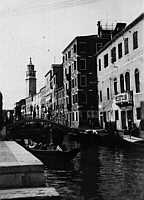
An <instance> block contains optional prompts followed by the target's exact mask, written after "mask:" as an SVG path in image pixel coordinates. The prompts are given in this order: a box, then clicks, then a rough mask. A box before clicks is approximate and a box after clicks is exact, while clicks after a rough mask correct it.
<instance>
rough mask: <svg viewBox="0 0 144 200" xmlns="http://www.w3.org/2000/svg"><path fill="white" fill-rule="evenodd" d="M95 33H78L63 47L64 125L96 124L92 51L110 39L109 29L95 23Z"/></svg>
mask: <svg viewBox="0 0 144 200" xmlns="http://www.w3.org/2000/svg"><path fill="white" fill-rule="evenodd" d="M97 25H98V35H89V36H78V37H76V38H74V40H73V41H72V42H70V44H69V45H68V46H67V47H66V48H65V49H64V50H63V72H64V101H65V104H64V113H65V119H66V121H67V124H68V126H70V127H74V128H86V127H88V128H94V127H95V126H98V91H97V70H96V68H95V65H96V59H95V54H96V53H97V52H98V51H99V50H100V49H101V48H102V47H103V46H104V45H105V44H106V43H107V42H108V41H110V40H111V38H112V36H113V35H112V34H113V30H111V29H103V27H102V26H101V23H100V22H98V24H97Z"/></svg>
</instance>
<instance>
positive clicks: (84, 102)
mask: <svg viewBox="0 0 144 200" xmlns="http://www.w3.org/2000/svg"><path fill="white" fill-rule="evenodd" d="M79 101H80V104H86V102H87V98H86V94H84V93H81V94H80V96H79Z"/></svg>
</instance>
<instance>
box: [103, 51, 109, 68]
mask: <svg viewBox="0 0 144 200" xmlns="http://www.w3.org/2000/svg"><path fill="white" fill-rule="evenodd" d="M107 66H108V54H106V55H104V67H107Z"/></svg>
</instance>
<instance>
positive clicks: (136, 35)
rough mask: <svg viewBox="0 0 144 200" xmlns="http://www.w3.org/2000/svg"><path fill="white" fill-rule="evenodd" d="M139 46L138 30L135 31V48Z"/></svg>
mask: <svg viewBox="0 0 144 200" xmlns="http://www.w3.org/2000/svg"><path fill="white" fill-rule="evenodd" d="M136 48H138V32H137V31H135V32H134V33H133V49H136Z"/></svg>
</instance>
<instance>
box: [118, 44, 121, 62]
mask: <svg viewBox="0 0 144 200" xmlns="http://www.w3.org/2000/svg"><path fill="white" fill-rule="evenodd" d="M121 57H122V43H119V44H118V58H121Z"/></svg>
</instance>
